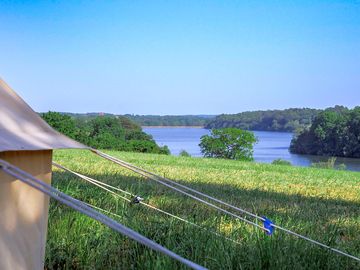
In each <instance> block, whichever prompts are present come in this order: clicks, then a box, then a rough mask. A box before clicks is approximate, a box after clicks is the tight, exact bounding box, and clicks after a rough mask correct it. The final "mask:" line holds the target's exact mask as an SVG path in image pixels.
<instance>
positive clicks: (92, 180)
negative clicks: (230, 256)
mask: <svg viewBox="0 0 360 270" xmlns="http://www.w3.org/2000/svg"><path fill="white" fill-rule="evenodd" d="M52 164H53V165H54V166H55V167H57V168H59V169H62V170H64V171H67V172H69V173H71V174H73V175H76V176H77V177H79V178H81V179H83V180H84V181H87V182H89V183H91V184H93V185H95V186H97V187H99V188H101V189H103V190H105V191H107V192H109V193H110V194H112V195H114V196H116V197H118V198H121V199H123V200H125V201H127V202H128V203H132V202H133V200H130V199H128V198H125V197H123V196H121V195H119V194H118V193H116V192H114V191H112V190H109V189H108V188H111V189H113V190H118V191H121V192H123V193H125V194H127V195H130V196H132V198H136V197H137V196H136V195H135V194H132V193H130V192H127V191H125V190H122V189H120V188H117V187H114V186H112V185H109V184H106V183H104V182H101V181H99V180H96V179H93V178H91V177H88V176H86V175H83V174H80V173H78V172H75V171H73V170H70V169H69V168H67V167H65V166H63V165H60V164H58V163H56V162H53V163H52ZM107 187H108V188H107ZM138 203H139V204H141V205H144V206H146V207H148V208H150V209H153V210H155V211H158V212H160V213H162V214H165V215H167V216H169V217H172V218H175V219H177V220H180V221H182V222H185V223H187V224H189V225H191V226H194V227H196V228H198V229H200V230H203V231H205V232H208V233H211V234H213V235H215V236H217V237H220V238H223V239H225V240H228V241H231V242H233V243H235V244H238V245H239V244H240V242H237V241H236V240H234V239H231V238H229V237H226V236H224V235H222V234H220V233H217V232H215V231H212V230H209V229H207V228H205V227H202V226H200V225H198V224H196V223H194V222H191V221H189V220H186V219H184V218H181V217H179V216H176V215H174V214H171V213H169V212H166V211H164V210H162V209H160V208H157V207H155V206H153V205H151V204H147V203H145V202H143V201H139V202H138ZM86 204H87V205H89V206H90V207H93V208H96V209H98V210H101V211H103V212H105V213H108V214H111V215H114V216H118V215H117V214H114V213H112V212H111V211H108V210H105V209H102V208H99V207H96V206H93V205H91V204H88V203H86Z"/></svg>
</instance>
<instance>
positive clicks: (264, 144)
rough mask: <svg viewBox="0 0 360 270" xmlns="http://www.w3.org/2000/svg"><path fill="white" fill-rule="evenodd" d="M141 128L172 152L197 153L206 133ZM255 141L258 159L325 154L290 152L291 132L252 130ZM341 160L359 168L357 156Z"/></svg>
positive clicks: (304, 162) (302, 160) (299, 160)
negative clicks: (201, 139) (297, 153)
mask: <svg viewBox="0 0 360 270" xmlns="http://www.w3.org/2000/svg"><path fill="white" fill-rule="evenodd" d="M143 130H144V131H145V132H146V133H148V134H151V135H152V136H153V137H154V139H155V141H156V142H157V143H158V144H159V145H167V146H168V147H169V149H170V151H171V153H172V154H173V155H178V154H179V153H180V151H181V150H186V151H187V152H188V153H189V154H190V155H191V156H194V157H201V156H202V155H201V152H200V148H199V143H200V137H201V136H203V135H207V134H209V130H207V129H202V128H181V127H180V128H178V127H176V128H156V127H155V128H154V127H151V128H147V127H144V128H143ZM254 133H255V136H256V137H257V138H258V139H259V142H258V143H257V144H256V145H255V146H254V158H255V161H258V162H266V163H271V162H272V161H273V160H274V159H278V158H281V159H285V160H288V161H290V162H291V163H292V164H293V165H296V166H309V165H310V164H311V163H313V162H318V161H323V160H326V159H327V158H324V157H317V156H307V155H295V154H291V153H290V152H289V150H288V148H289V145H290V141H291V138H292V133H283V132H269V131H254ZM340 163H344V164H345V165H346V167H347V169H348V170H353V171H360V159H352V158H337V164H340Z"/></svg>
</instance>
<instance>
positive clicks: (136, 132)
mask: <svg viewBox="0 0 360 270" xmlns="http://www.w3.org/2000/svg"><path fill="white" fill-rule="evenodd" d="M40 115H41V117H42V118H43V119H44V120H45V121H46V122H47V123H48V124H49V125H50V126H52V127H53V128H54V129H56V130H57V131H59V132H61V133H63V134H64V135H66V136H68V137H70V138H72V139H74V140H76V141H78V142H81V143H83V144H85V145H88V146H91V147H93V148H97V149H113V150H119V151H132V152H142V153H157V154H170V151H169V149H168V147H167V146H162V147H160V146H158V145H157V144H156V142H155V141H154V140H153V138H152V136H151V135H149V134H146V133H145V132H143V131H142V129H141V127H140V126H139V125H138V124H136V123H134V122H133V121H131V120H130V119H128V118H126V117H124V116H116V117H115V116H106V115H104V116H98V115H97V116H95V115H94V116H93V117H77V118H74V117H71V116H70V115H67V114H62V113H58V112H47V113H42V114H40Z"/></svg>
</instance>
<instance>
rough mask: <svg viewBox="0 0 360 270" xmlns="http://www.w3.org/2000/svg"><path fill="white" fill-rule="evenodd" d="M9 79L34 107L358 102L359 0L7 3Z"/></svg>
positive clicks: (1, 19) (3, 63)
mask: <svg viewBox="0 0 360 270" xmlns="http://www.w3.org/2000/svg"><path fill="white" fill-rule="evenodd" d="M0 37H1V38H0V77H1V78H2V79H3V80H5V81H6V82H7V83H8V84H9V85H10V86H11V87H12V88H13V89H14V90H15V91H16V92H17V93H18V94H20V95H21V96H22V97H23V98H24V99H25V100H26V101H27V102H28V103H29V104H30V105H31V106H32V107H33V108H34V109H35V110H36V111H39V112H45V111H49V110H51V111H61V112H80V113H84V112H108V113H115V114H159V115H166V114H175V115H180V114H221V113H238V112H242V111H248V110H267V109H285V108H290V107H311V108H326V107H330V106H334V105H335V104H339V105H344V106H348V107H354V106H358V105H360V1H332V0H327V1H315V0H313V1H306V0H303V1H230V0H229V1H223V0H219V1H211V0H208V1H193V0H192V1H185V0H183V1H137V0H132V1H4V0H2V1H0Z"/></svg>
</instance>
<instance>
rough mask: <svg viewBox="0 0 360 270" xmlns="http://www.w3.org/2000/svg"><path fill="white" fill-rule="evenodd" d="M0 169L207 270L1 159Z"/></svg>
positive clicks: (116, 228) (148, 245)
mask: <svg viewBox="0 0 360 270" xmlns="http://www.w3.org/2000/svg"><path fill="white" fill-rule="evenodd" d="M0 169H1V170H2V171H4V172H5V173H7V174H8V175H11V176H12V177H14V178H15V179H18V180H20V181H22V182H23V183H25V184H27V185H29V186H31V187H33V188H35V189H37V190H38V191H40V192H42V193H44V194H46V195H48V196H49V197H51V198H53V199H55V200H57V201H59V202H61V203H63V204H65V205H67V206H69V207H71V208H73V209H74V210H76V211H78V212H80V213H82V214H84V215H87V216H89V217H91V218H92V219H95V220H97V221H99V222H101V223H103V224H104V225H106V226H108V227H110V228H111V229H113V230H115V231H117V232H119V233H121V234H123V235H125V236H127V237H129V238H131V239H133V240H135V241H136V242H138V243H141V244H143V245H145V246H147V247H149V248H151V249H153V250H155V251H158V252H161V253H163V254H165V255H167V256H169V257H171V258H173V259H175V260H177V261H179V262H181V263H183V264H184V265H186V266H188V267H190V268H192V269H196V270H204V269H207V268H205V267H203V266H200V265H198V264H196V263H194V262H192V261H189V260H187V259H185V258H183V257H181V256H179V255H178V254H176V253H174V252H172V251H170V250H168V249H167V248H165V247H163V246H161V245H159V244H157V243H155V242H154V241H152V240H150V239H148V238H146V237H144V236H142V235H141V234H139V233H137V232H135V231H133V230H131V229H129V228H127V227H126V226H124V225H122V224H120V223H118V222H116V221H115V220H113V219H111V218H109V217H108V216H106V215H104V214H102V213H100V212H97V211H96V210H94V209H92V208H91V207H89V206H87V205H86V204H85V203H84V202H82V201H79V200H76V199H74V198H73V197H71V196H69V195H66V194H65V193H62V192H61V191H59V190H57V189H55V188H53V187H52V186H50V185H48V184H46V183H44V182H42V181H41V180H39V179H36V178H35V177H33V176H32V175H31V174H28V173H27V172H25V171H23V170H21V169H19V168H18V167H16V166H13V165H11V164H10V163H8V162H6V161H4V160H2V159H0Z"/></svg>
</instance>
